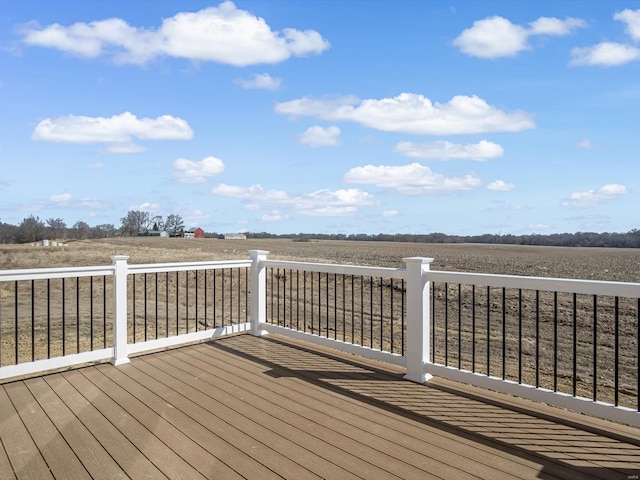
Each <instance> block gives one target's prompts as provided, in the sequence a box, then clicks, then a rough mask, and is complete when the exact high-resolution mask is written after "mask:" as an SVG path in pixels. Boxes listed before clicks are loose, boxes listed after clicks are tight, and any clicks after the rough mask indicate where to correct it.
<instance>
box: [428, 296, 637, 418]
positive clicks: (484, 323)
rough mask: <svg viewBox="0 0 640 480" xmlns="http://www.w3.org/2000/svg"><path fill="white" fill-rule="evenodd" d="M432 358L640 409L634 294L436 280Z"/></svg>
mask: <svg viewBox="0 0 640 480" xmlns="http://www.w3.org/2000/svg"><path fill="white" fill-rule="evenodd" d="M431 313H432V325H431V328H432V345H431V346H432V361H433V362H434V363H438V364H442V365H446V366H449V367H454V368H458V369H463V370H469V371H473V372H476V373H480V374H483V375H490V376H493V377H499V378H503V379H506V380H511V381H515V382H518V383H522V384H527V385H533V386H536V387H541V388H545V389H549V390H553V391H558V392H562V393H566V394H569V395H573V396H580V397H584V398H589V399H592V400H599V401H603V402H606V403H611V404H614V405H620V406H624V407H628V408H634V409H639V406H640V405H639V403H640V402H639V400H638V398H639V397H638V393H639V392H638V390H639V380H638V379H639V376H640V372H639V370H640V367H639V364H638V356H639V355H638V353H639V347H638V340H639V338H638V335H639V329H638V318H639V301H638V299H635V298H622V297H610V296H602V295H600V296H593V295H584V294H573V293H563V292H560V293H556V292H545V291H536V290H520V289H514V288H498V287H480V286H472V285H460V284H446V283H434V284H433V292H432V305H431Z"/></svg>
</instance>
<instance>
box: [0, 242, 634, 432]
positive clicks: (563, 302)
mask: <svg viewBox="0 0 640 480" xmlns="http://www.w3.org/2000/svg"><path fill="white" fill-rule="evenodd" d="M267 255H268V252H266V251H260V250H253V251H250V260H246V261H229V262H189V263H166V264H149V265H129V264H128V263H127V257H124V256H114V257H112V260H113V263H112V265H110V266H105V267H79V268H64V269H59V268H58V269H34V270H14V271H2V272H0V288H2V287H3V286H6V285H9V287H6V288H5V290H4V291H5V296H4V297H0V299H1V300H0V359H2V358H5V357H2V350H1V349H4V350H6V349H7V348H15V352H16V353H15V362H14V364H7V362H6V361H5V362H4V363H2V364H1V365H0V380H3V379H9V378H14V377H17V376H22V375H30V374H34V373H38V372H42V371H46V370H50V369H59V368H65V367H70V366H74V365H79V364H83V363H87V362H100V361H111V362H112V363H114V364H116V365H120V364H123V363H126V362H128V361H129V356H130V355H134V354H139V353H143V352H148V351H152V350H158V349H163V348H168V347H172V346H176V345H181V344H186V343H191V342H197V341H203V340H209V339H212V338H216V337H220V336H224V335H229V334H233V333H241V332H248V333H251V334H253V335H265V334H269V333H277V334H281V335H287V336H290V337H293V338H297V339H301V340H304V341H308V342H311V343H313V344H317V345H322V346H328V347H331V348H337V349H339V350H342V351H345V352H349V353H353V354H357V355H362V356H365V357H368V358H372V359H375V360H380V361H385V362H389V363H392V364H395V365H399V366H403V367H405V368H406V375H405V378H406V379H408V380H411V381H414V382H418V383H424V382H426V381H428V380H429V379H430V378H431V376H438V377H444V378H449V379H452V380H457V381H462V382H465V383H469V384H473V385H477V386H481V387H485V388H490V389H493V390H496V391H501V392H505V393H509V394H513V395H518V396H521V397H524V398H529V399H533V400H536V401H543V402H545V403H549V404H552V405H556V406H559V407H563V408H569V409H572V410H575V411H579V412H583V413H587V414H591V415H595V416H599V417H602V418H607V419H611V420H615V421H620V422H623V423H627V424H631V425H635V426H640V413H638V408H634V407H635V404H634V405H629V404H628V402H629V401H630V400H629V398H632V399H635V400H634V401H635V402H637V397H638V382H639V380H638V377H639V376H640V373H639V370H640V368H639V366H638V365H639V364H638V355H635V353H637V352H638V346H637V345H638V319H639V315H640V313H639V311H638V310H640V300H638V299H640V284H638V283H620V282H597V281H584V280H571V279H550V278H534V277H520V276H508V275H488V274H472V273H462V272H440V271H431V270H430V269H429V266H430V263H431V261H432V259H430V258H422V257H415V258H406V259H404V261H405V268H380V267H363V266H351V265H333V264H318V263H306V262H285V261H277V260H269V259H268V258H267ZM225 270H228V271H230V272H231V276H230V277H225V276H224V272H225ZM216 271H217V272H222V275H223V276H221V277H220V278H221V282H222V284H221V285H222V289H223V291H222V293H220V291H219V290H218V291H217V292H216V277H215V272H216ZM233 271H237V272H238V274H237V275H238V276H237V277H236V280H235V283H234V277H233ZM242 271H244V275H245V277H241V275H242V274H241V273H240V272H242ZM180 272H184V275H185V276H184V280H182V281H183V282H185V283H184V287H180V285H181V284H180V283H179V279H178V275H179V274H180ZM189 272H191V273H189ZM208 272H212V273H211V275H209V276H207V273H208ZM170 273H171V275H174V274H175V276H176V277H175V280H173V277H170ZM159 275H160V277H161V279H160V283H158V282H159V281H158V276H159ZM163 275H164V277H163ZM136 276H138V277H140V278H141V279H143V280H141V281H140V282H142V281H143V282H144V287H142V286H141V285H140V282H139V284H138V286H137V287H132V280H133V282H135V278H136ZM147 276H150V278H151V280H150V283H151V284H153V285H154V287H153V288H150V289H149V288H148V286H147ZM84 277H96V278H102V280H100V281H97V282H98V284H99V285H100V287H101V288H102V291H103V294H104V298H102V301H103V303H104V305H105V307H104V308H102V314H103V317H104V324H101V325H102V327H103V328H105V331H106V328H107V325H108V328H109V333H108V335H105V336H104V338H102V337H101V338H102V340H103V342H104V343H103V345H104V348H94V346H93V337H92V340H91V348H88V349H87V351H81V352H75V353H64V352H63V354H62V355H53V356H51V358H46V359H38V358H35V357H36V355H32V356H31V357H32V358H28V357H29V355H26V356H27V360H26V361H18V360H19V358H22V357H20V355H22V354H20V353H19V350H20V345H18V342H21V341H24V342H26V343H27V344H28V345H30V346H31V349H32V351H35V344H36V340H37V338H36V337H37V336H38V333H37V332H36V330H37V329H36V327H34V323H35V321H36V320H34V317H38V315H37V314H35V313H34V312H36V311H37V310H38V309H39V307H38V305H36V304H37V303H38V302H42V299H41V298H40V297H38V295H36V294H35V293H34V292H36V291H37V290H38V289H37V286H36V283H35V282H42V281H46V282H47V286H48V285H49V283H48V282H50V281H52V280H53V279H63V278H64V279H76V280H75V287H74V288H75V297H74V299H75V300H74V301H75V304H74V305H75V307H74V308H75V309H76V310H75V318H76V320H75V321H76V328H77V330H76V335H77V336H78V338H79V337H80V324H81V322H82V321H84V317H85V316H86V314H85V313H83V312H85V310H83V308H82V307H81V305H80V304H81V298H84V297H82V292H83V291H86V290H87V288H88V287H82V286H81V283H80V281H79V280H78V279H79V278H84ZM163 278H164V279H163ZM241 278H242V279H244V280H242V281H244V282H245V283H241V280H240V279H241ZM106 279H109V280H108V281H107V280H106ZM225 279H226V280H225ZM225 281H226V282H227V284H225ZM70 282H71V284H73V280H71V281H70ZM153 282H155V283H153ZM190 282H191V283H190ZM198 282H200V284H199V283H198ZM294 282H295V283H294ZM307 282H308V283H307ZM29 283H30V284H31V287H30V288H31V297H30V305H29V300H28V299H27V300H21V299H20V298H21V297H20V295H21V293H20V292H23V291H24V290H27V291H28V290H29V287H24V288H23V287H20V291H19V285H23V284H26V285H27V286H28V285H29ZM194 285H195V288H194ZM198 285H200V286H198ZM225 285H227V289H232V290H233V292H234V293H233V295H236V293H235V292H236V290H237V301H235V300H233V299H232V300H229V301H228V304H227V305H228V306H229V303H232V302H234V301H235V304H234V305H231V306H230V308H231V311H232V313H231V316H233V315H234V313H233V309H234V308H236V312H237V313H236V314H235V315H236V317H235V321H234V322H227V324H226V325H225V320H224V319H225V315H227V317H228V316H229V314H228V313H227V314H225V313H222V317H221V318H222V322H221V325H216V320H215V315H216V314H213V315H212V314H211V311H212V310H211V309H212V308H213V309H215V308H216V306H215V305H217V304H218V303H220V302H222V304H224V302H225V298H227V297H225V295H226V294H225V292H224V288H225ZM294 285H295V289H294ZM12 288H13V290H12ZM170 288H171V289H172V290H171V291H172V294H175V297H176V300H175V302H174V303H172V307H171V308H172V309H173V308H175V313H174V312H173V311H172V312H169V301H170V299H169V296H170V295H169V289H170ZM180 288H183V289H184V291H180ZM217 288H218V289H220V284H218V287H217ZM203 289H204V290H203ZM207 289H209V290H207ZM212 289H213V291H212ZM165 290H166V293H164V292H165ZM63 291H64V284H63ZM91 291H92V292H93V280H92V283H91ZM136 292H138V295H144V297H143V301H144V314H142V313H140V312H137V313H136V310H135V309H136V305H139V304H140V298H138V299H137V300H136V298H135V296H136ZM139 292H144V293H143V294H141V293H139ZM523 292H525V293H524V294H523ZM47 295H49V294H48V293H47ZM153 295H155V300H154V298H153ZM189 295H191V296H192V297H191V298H193V299H194V301H195V305H192V306H190V303H189V299H188V298H189ZM229 295H231V293H229ZM523 295H524V297H523ZM527 295H529V297H527ZM545 295H551V296H552V297H549V300H548V302H547V304H548V305H547V307H548V308H550V309H551V310H544V309H543V308H542V307H540V305H539V304H538V301H539V299H540V298H541V296H545ZM558 295H568V297H566V298H565V297H564V296H563V297H560V298H559V297H558ZM185 296H186V297H187V300H186V303H185V302H184V297H185ZM5 297H13V298H14V303H13V304H12V303H11V302H10V301H7V300H6V299H5ZM19 297H20V298H19ZM36 297H37V299H36ZM525 297H526V298H525ZM583 297H585V298H583ZM27 298H28V296H27ZM91 298H92V300H91V302H92V304H91V312H92V314H91V315H93V311H94V308H93V297H91ZM150 298H151V299H150ZM230 298H231V297H230ZM233 298H235V297H233ZM243 298H246V301H245V300H243ZM523 298H524V300H523ZM533 298H535V309H534V308H533V306H532V305H534V304H533V303H532V302H533V300H532V299H533ZM149 299H150V300H149ZM516 299H517V300H516ZM571 299H572V301H573V303H572V304H571ZM591 299H593V300H591ZM599 299H601V300H599ZM36 300H37V301H36ZM47 301H48V300H47ZM62 301H63V304H64V302H65V300H64V298H63V300H62ZM83 301H84V300H83ZM199 301H200V302H205V303H204V305H205V306H204V309H203V310H204V316H203V315H202V313H198V308H199V306H198V305H199V304H198V302H199ZM207 301H208V302H209V303H207ZM147 302H149V303H150V305H151V309H150V310H152V311H155V316H153V315H152V317H153V319H154V321H155V325H153V322H151V326H149V325H147V305H148V303H147ZM243 302H245V303H244V304H243ZM500 302H501V303H502V306H500ZM590 302H592V304H593V307H592V311H591V313H590V314H589V313H588V310H585V308H586V307H585V306H584V305H586V304H588V305H591V303H590ZM607 302H608V303H607ZM625 302H626V303H625ZM629 302H631V303H629ZM72 303H73V301H72ZM159 303H161V304H162V305H163V307H162V308H163V309H166V313H163V312H161V313H160V314H159V313H158V309H159V306H158V304H159ZM605 303H606V305H604V304H605ZM107 304H108V306H107ZM609 304H610V305H609ZM193 307H195V315H194V313H193V310H194V308H193ZM47 308H49V307H47ZM138 308H139V309H140V308H142V307H138ZM190 308H191V310H190ZM200 308H202V307H200ZM242 308H244V309H245V310H246V311H245V310H243V311H244V312H245V313H244V314H245V315H246V321H245V320H244V319H243V318H241V309H242ZM29 309H30V310H31V314H29ZM63 309H64V306H63ZM7 310H8V311H9V312H8V311H7ZM25 310H26V313H25ZM523 310H525V311H524V312H523ZM11 312H12V314H13V315H14V317H15V318H13V319H9V320H7V315H8V313H11ZM514 312H515V313H514ZM585 312H587V313H585ZM30 315H31V316H30ZM207 315H209V317H207ZM23 317H24V318H23ZM142 317H143V318H144V323H141V322H142V320H141V318H142ZM174 317H175V318H174ZM203 317H204V318H203ZM159 318H160V319H161V320H162V321H163V322H164V321H166V328H164V327H162V328H164V330H163V334H162V335H159V334H158V325H159V323H158V322H159V320H158V319H159ZM534 319H535V321H534ZM29 320H30V321H31V340H29V339H28V334H26V336H25V335H23V334H21V333H19V330H20V329H21V325H22V323H24V322H26V323H27V324H28V323H29ZM170 320H171V322H174V323H173V324H172V325H175V332H176V334H170V332H169V321H170ZM182 321H186V322H187V326H186V329H185V328H183V327H182V326H180V325H181V324H180V322H182ZM189 321H192V322H193V324H194V325H195V328H194V330H195V331H190V327H189V323H188V322H189ZM91 322H93V316H92V317H91ZM307 322H309V323H307ZM603 322H605V323H603ZM634 322H635V323H634ZM10 323H12V325H9V324H10ZM136 325H139V328H144V330H143V331H144V340H140V339H139V338H138V337H137V336H136V334H135V333H133V334H132V329H133V331H134V332H135V326H136ZM585 325H586V326H585ZM588 325H591V326H588ZM154 327H155V335H152V337H153V338H151V339H147V333H148V332H151V331H152V330H153V328H154ZM199 327H202V328H199ZM162 328H161V330H162ZM598 328H599V329H600V330H598ZM394 329H395V330H394ZM532 329H535V333H536V336H535V338H534V337H533V336H532V335H527V336H526V337H525V335H524V334H523V332H526V331H534V330H532ZM585 329H586V330H588V332H586V333H585ZM589 329H591V330H589ZM629 329H631V330H629ZM634 329H635V330H634ZM630 331H631V332H632V333H631V334H630V333H629V332H630ZM91 333H92V335H93V323H92V326H91ZM12 335H13V336H14V338H15V342H16V343H15V345H10V347H8V346H7V345H8V344H7V339H10V338H11V337H12ZM21 335H22V336H21ZM62 335H63V338H65V337H64V336H65V335H66V332H65V331H64V330H63V333H62ZM605 336H606V338H605ZM332 337H333V338H332ZM589 337H590V338H591V339H592V342H591V343H590V341H589ZM24 338H26V340H24ZM367 339H368V342H367ZM600 339H605V340H606V341H604V343H606V345H604V346H602V345H600V343H601V342H600ZM533 341H535V362H533V360H531V359H532V358H533V357H532V354H531V352H529V353H527V352H526V350H527V348H529V350H531V348H533V347H532V345H533V343H532V342H533ZM3 342H4V344H3ZM9 343H11V342H9ZM80 343H81V342H80V340H79V339H78V341H77V345H76V346H77V350H80ZM609 343H612V344H613V347H611V345H609ZM551 346H552V348H551ZM565 347H566V348H565ZM634 348H635V350H634ZM566 349H568V350H567V351H570V355H569V354H567V352H566V351H565V350H566ZM542 350H545V351H542ZM546 350H549V351H546ZM585 351H589V352H592V355H593V359H591V360H589V359H587V361H586V363H587V364H589V362H591V364H589V366H588V368H587V370H588V371H589V372H590V373H589V372H588V373H587V374H585V373H584V372H582V371H580V372H579V371H578V369H579V368H583V367H582V366H580V365H582V363H585V362H582V360H581V358H580V355H582V354H583V353H584V352H585ZM629 351H631V354H630V353H629ZM549 352H551V353H549ZM5 353H6V352H5ZM634 355H635V358H633V357H634ZM23 357H24V355H23ZM496 357H497V359H496ZM480 358H481V360H479V359H480ZM567 359H570V362H569V364H567V363H566V362H567V361H568V360H567ZM532 362H533V363H535V364H532ZM571 367H572V370H571ZM563 369H564V370H567V369H568V370H567V371H568V372H569V374H566V372H565V371H564V370H563ZM496 370H497V371H498V372H499V373H500V375H496V374H495V372H496ZM491 371H493V372H494V373H493V374H492V373H491ZM550 371H552V372H553V374H552V375H551V374H550V373H549V372H550ZM514 372H517V373H514ZM527 375H529V376H527ZM530 375H535V381H533V380H532V378H533V377H531V376H530ZM549 375H551V377H549ZM567 375H568V377H573V378H572V381H573V390H572V391H571V388H570V387H566V386H564V385H562V384H560V383H561V382H562V381H564V380H566V378H568V377H567ZM589 375H592V377H593V378H592V380H591V382H592V383H593V385H591V383H589V381H588V380H589V379H588V378H586V377H589ZM579 376H580V377H581V378H580V379H579V381H578V377H579ZM543 377H544V378H543ZM547 377H549V378H551V380H549V381H551V382H552V385H547V384H545V382H544V381H543V380H544V379H545V378H547ZM602 377H615V378H613V379H612V378H609V379H608V380H607V381H605V382H602V383H603V384H599V381H600V380H601V379H602ZM585 378H586V379H585ZM559 379H560V380H561V382H560V383H559V382H558V381H559ZM570 383H571V382H570ZM583 384H586V385H590V386H589V388H592V391H593V395H592V396H591V398H589V396H588V395H582V394H581V392H582V391H583V390H581V388H583V387H584V385H583ZM567 388H569V392H567ZM605 390H606V392H608V393H603V392H605ZM610 392H613V393H610ZM619 392H620V396H619ZM600 397H603V398H604V399H605V400H606V401H602V400H601V399H600ZM623 397H624V398H623ZM623 400H624V401H626V402H627V404H624V403H625V402H624V401H623Z"/></svg>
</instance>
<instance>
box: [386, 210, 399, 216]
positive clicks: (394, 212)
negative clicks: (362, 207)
mask: <svg viewBox="0 0 640 480" xmlns="http://www.w3.org/2000/svg"><path fill="white" fill-rule="evenodd" d="M399 214H400V212H398V210H385V211H384V212H382V216H383V217H397V216H398V215H399Z"/></svg>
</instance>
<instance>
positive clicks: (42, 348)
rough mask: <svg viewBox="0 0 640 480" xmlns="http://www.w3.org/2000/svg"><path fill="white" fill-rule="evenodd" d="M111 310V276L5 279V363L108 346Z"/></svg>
mask: <svg viewBox="0 0 640 480" xmlns="http://www.w3.org/2000/svg"><path fill="white" fill-rule="evenodd" d="M112 310H113V284H112V281H111V278H110V277H109V278H107V277H105V276H83V277H68V278H51V279H38V280H18V281H11V282H0V366H7V365H17V364H19V363H24V362H32V361H35V360H43V359H47V358H53V357H60V356H65V355H70V354H74V353H83V352H88V351H93V350H97V349H102V348H106V347H107V346H110V345H111V344H112V334H113V327H112V324H111V318H113V314H112Z"/></svg>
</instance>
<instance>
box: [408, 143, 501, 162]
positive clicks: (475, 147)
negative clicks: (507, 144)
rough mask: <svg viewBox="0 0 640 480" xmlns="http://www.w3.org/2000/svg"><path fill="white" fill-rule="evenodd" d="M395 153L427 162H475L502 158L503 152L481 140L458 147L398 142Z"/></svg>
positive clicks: (448, 144) (499, 147)
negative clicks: (462, 160) (461, 160)
mask: <svg viewBox="0 0 640 480" xmlns="http://www.w3.org/2000/svg"><path fill="white" fill-rule="evenodd" d="M395 151H396V152H398V153H401V154H403V155H406V156H407V157H411V158H422V159H428V160H460V159H464V160H476V161H484V160H488V159H490V158H498V157H502V155H503V154H504V150H503V148H502V146H500V145H498V144H497V143H493V142H489V141H487V140H481V141H480V142H478V143H474V144H469V145H460V144H457V143H451V142H447V141H437V142H425V143H413V142H398V144H396V146H395Z"/></svg>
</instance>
